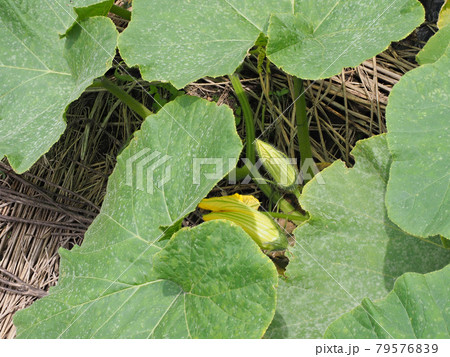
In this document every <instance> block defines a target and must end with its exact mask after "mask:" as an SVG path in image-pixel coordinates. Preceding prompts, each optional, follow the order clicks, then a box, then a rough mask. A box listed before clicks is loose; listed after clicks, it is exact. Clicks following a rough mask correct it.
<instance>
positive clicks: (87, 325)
mask: <svg viewBox="0 0 450 357" xmlns="http://www.w3.org/2000/svg"><path fill="white" fill-rule="evenodd" d="M205 123H208V125H205ZM241 149H242V144H241V142H240V139H239V137H238V135H237V133H236V129H235V125H234V117H233V113H232V111H231V110H230V109H229V108H228V107H225V106H221V107H217V106H216V105H215V104H214V103H208V102H207V101H205V100H202V99H200V98H196V97H188V96H183V97H178V98H177V99H176V100H174V101H173V102H170V103H169V104H167V105H166V106H165V107H164V108H163V109H162V110H160V111H159V112H158V113H157V114H155V115H152V116H150V117H148V118H147V120H146V121H145V122H144V123H143V124H142V129H141V130H140V131H138V132H137V133H136V134H135V136H134V138H133V139H132V140H131V142H130V144H129V145H128V147H127V148H126V149H125V150H124V151H123V152H122V153H121V155H120V156H119V157H118V159H117V160H118V161H117V165H116V168H115V170H114V172H113V174H112V175H111V177H110V179H109V182H108V190H107V195H106V197H105V201H104V203H103V206H102V210H101V212H100V214H99V215H98V217H97V218H96V219H95V221H94V222H93V223H92V225H91V227H90V228H89V230H88V231H87V232H86V235H85V239H84V242H83V245H82V246H81V247H75V248H74V249H72V250H71V251H66V250H61V251H60V254H61V268H60V281H59V283H58V285H57V286H56V287H55V288H52V289H50V294H49V296H47V297H45V298H43V299H41V300H39V301H37V302H36V303H34V304H33V305H32V306H31V307H30V308H29V309H26V310H24V311H21V312H19V313H17V314H16V316H15V324H16V326H17V331H18V336H19V337H28V338H32V337H45V338H53V337H63V338H71V337H105V338H106V337H149V336H150V337H151V336H155V334H158V333H161V334H164V333H165V332H164V331H170V328H169V327H168V325H167V324H170V323H171V322H174V321H175V320H173V319H170V317H171V316H172V314H171V313H168V312H172V311H173V312H174V313H175V312H176V311H178V310H176V309H172V304H175V303H177V304H178V303H179V300H178V299H177V300H175V299H174V295H173V294H178V293H179V292H180V287H179V285H181V284H182V281H181V280H179V279H176V278H175V277H174V278H173V279H174V281H175V283H174V282H170V281H166V282H164V283H163V282H160V279H161V278H162V277H163V275H164V272H162V270H161V269H160V270H159V271H157V272H156V271H154V270H153V269H152V267H153V264H152V259H153V256H154V254H155V253H157V252H159V251H160V250H161V246H162V245H163V243H158V240H159V238H161V237H163V236H164V229H163V228H162V227H170V226H172V225H174V224H176V222H178V221H179V220H180V219H181V218H182V217H184V216H185V215H186V214H188V213H189V212H191V211H192V210H194V209H195V207H196V205H197V204H198V202H199V201H200V200H201V199H202V198H203V197H205V196H206V194H207V193H208V192H209V191H210V190H211V189H212V188H213V187H214V185H215V184H216V183H217V181H218V180H219V179H220V178H221V177H218V176H217V175H213V174H214V173H217V172H218V171H219V172H220V170H221V171H222V173H220V176H223V175H224V174H225V173H226V172H228V171H229V169H231V167H228V164H229V163H230V162H231V164H232V165H234V164H235V163H236V162H237V158H238V157H239V153H240V151H241ZM196 158H201V159H202V158H216V160H217V159H221V160H217V161H219V162H220V163H221V164H222V165H223V166H221V165H219V166H215V167H214V166H213V165H207V166H201V168H202V173H203V174H202V175H198V174H196V173H195V166H196V165H195V163H194V160H195V159H196ZM224 159H225V160H224ZM226 231H227V230H226V229H225V228H224V229H223V231H222V234H224V235H226ZM190 234H191V233H189V234H188V233H185V234H184V235H183V237H185V238H182V240H184V239H188V238H189V236H190ZM192 234H194V233H192ZM217 237H221V235H218V236H217ZM217 237H216V238H214V239H218V238H217ZM199 239H200V240H204V241H205V242H204V243H201V244H200V243H199V245H198V249H200V250H201V249H202V247H203V248H205V247H206V246H207V245H208V244H209V243H208V242H207V240H208V239H209V238H207V237H203V238H201V237H200V238H199ZM238 239H239V238H238ZM242 244H244V245H245V244H246V246H245V249H251V248H249V247H248V245H249V244H248V243H242ZM243 249H244V248H243ZM237 253H239V251H233V254H237ZM199 254H200V253H199ZM221 254H222V256H221V259H223V258H224V253H223V252H222V253H221ZM227 254H231V252H227ZM242 254H243V256H244V255H245V253H242ZM162 257H163V255H162V256H161V259H163V258H162ZM185 259H187V258H186V257H185ZM255 259H257V260H256V261H258V259H260V258H255ZM227 263H229V260H228V259H227V260H225V259H224V265H223V266H221V269H223V270H222V271H226V270H227V267H226V265H227ZM186 264H188V263H187V262H186ZM216 264H219V262H217V261H216ZM198 269H204V266H199V267H198ZM263 269H264V268H263ZM184 273H187V271H184ZM263 275H264V274H263ZM207 276H208V275H207ZM266 276H267V275H266ZM164 278H165V279H164V280H166V278H167V274H166V275H165V276H164ZM234 281H235V282H236V284H238V283H239V281H238V279H234ZM177 283H178V284H179V285H177ZM231 283H232V282H230V286H231ZM213 289H214V288H211V291H212V290H213ZM265 301H267V300H265ZM254 308H255V309H256V307H254ZM269 310H270V308H269ZM166 315H167V316H166ZM166 319H169V320H167V323H166V324H165V325H164V326H166V327H164V328H163V326H161V327H160V328H159V327H158V326H159V324H158V321H160V322H163V321H166ZM174 323H175V326H178V321H175V322H174ZM182 326H185V324H183V325H182ZM158 331H159V332H158ZM178 332H179V330H174V335H172V336H173V337H180V336H181V333H182V332H179V333H178ZM249 333H250V331H249Z"/></svg>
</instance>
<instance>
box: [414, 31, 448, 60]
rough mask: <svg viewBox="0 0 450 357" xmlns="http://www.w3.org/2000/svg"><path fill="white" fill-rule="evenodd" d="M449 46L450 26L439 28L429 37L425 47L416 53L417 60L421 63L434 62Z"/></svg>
mask: <svg viewBox="0 0 450 357" xmlns="http://www.w3.org/2000/svg"><path fill="white" fill-rule="evenodd" d="M449 46H450V26H445V27H443V28H441V29H440V30H439V31H438V32H437V33H435V34H434V35H433V37H431V38H430V39H429V40H428V42H427V44H426V45H425V47H424V48H423V49H422V50H421V51H420V52H419V53H418V54H417V56H416V59H417V62H418V63H419V64H421V65H424V64H428V63H434V62H436V61H437V60H438V59H439V58H441V56H442V55H443V54H445V52H446V51H447V48H448V47H449Z"/></svg>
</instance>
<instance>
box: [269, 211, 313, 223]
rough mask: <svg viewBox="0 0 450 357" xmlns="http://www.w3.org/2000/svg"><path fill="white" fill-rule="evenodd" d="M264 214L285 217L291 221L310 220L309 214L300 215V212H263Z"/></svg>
mask: <svg viewBox="0 0 450 357" xmlns="http://www.w3.org/2000/svg"><path fill="white" fill-rule="evenodd" d="M263 213H264V214H266V215H268V216H270V217H273V218H285V219H288V220H290V221H293V222H294V221H297V222H305V221H307V220H308V218H309V217H308V216H300V215H299V214H295V213H294V214H287V213H279V212H263Z"/></svg>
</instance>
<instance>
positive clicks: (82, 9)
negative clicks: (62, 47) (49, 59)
mask: <svg viewBox="0 0 450 357" xmlns="http://www.w3.org/2000/svg"><path fill="white" fill-rule="evenodd" d="M18 2H19V3H22V4H28V5H29V4H30V3H33V0H20V1H15V3H16V4H17V3H18ZM113 3H114V0H52V1H48V0H47V1H44V2H43V3H40V4H39V3H38V4H36V5H37V6H36V5H34V4H33V7H35V6H36V8H38V9H39V10H41V11H44V12H47V11H48V10H51V12H52V13H53V17H55V16H56V17H57V18H58V19H59V22H61V23H62V24H63V26H64V27H65V29H64V31H62V32H61V33H60V34H61V35H63V34H64V33H65V32H66V31H65V30H67V29H69V28H71V27H72V26H73V25H74V24H75V23H77V22H80V21H83V20H85V19H87V18H89V17H93V16H106V15H107V14H108V12H109V10H110V9H111V6H112V4H113Z"/></svg>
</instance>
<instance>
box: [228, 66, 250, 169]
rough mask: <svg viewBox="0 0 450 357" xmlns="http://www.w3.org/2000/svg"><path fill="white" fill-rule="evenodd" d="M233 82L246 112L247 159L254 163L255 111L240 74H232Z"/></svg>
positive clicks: (243, 111) (243, 110)
mask: <svg viewBox="0 0 450 357" xmlns="http://www.w3.org/2000/svg"><path fill="white" fill-rule="evenodd" d="M230 80H231V84H232V86H233V89H234V92H235V93H236V96H237V98H238V100H239V103H240V104H241V108H242V113H243V114H244V122H245V138H246V139H245V148H246V149H245V152H246V156H247V159H249V160H250V161H251V162H252V163H253V164H254V163H255V162H256V154H255V143H254V142H255V123H254V122H253V111H252V108H250V103H249V102H248V98H247V95H246V94H245V91H244V88H243V87H242V84H241V81H240V80H239V75H238V74H236V73H235V74H232V75H231V76H230Z"/></svg>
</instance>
